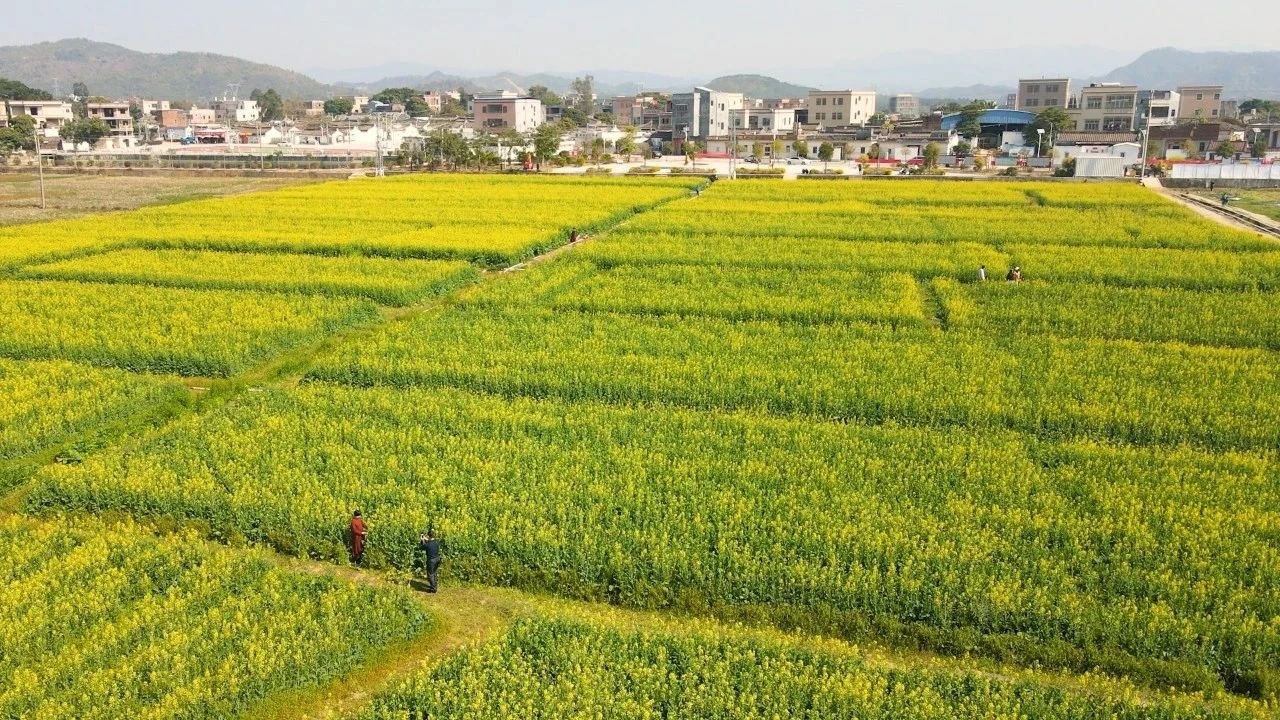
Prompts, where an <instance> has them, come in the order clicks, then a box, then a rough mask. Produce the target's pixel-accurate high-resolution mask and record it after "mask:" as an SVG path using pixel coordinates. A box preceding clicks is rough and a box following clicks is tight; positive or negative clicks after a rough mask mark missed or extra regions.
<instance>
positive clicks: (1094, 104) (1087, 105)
mask: <svg viewBox="0 0 1280 720" xmlns="http://www.w3.org/2000/svg"><path fill="white" fill-rule="evenodd" d="M1084 109H1085V110H1101V109H1102V98H1100V97H1091V98H1085V101H1084Z"/></svg>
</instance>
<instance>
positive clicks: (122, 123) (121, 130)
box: [84, 103, 133, 135]
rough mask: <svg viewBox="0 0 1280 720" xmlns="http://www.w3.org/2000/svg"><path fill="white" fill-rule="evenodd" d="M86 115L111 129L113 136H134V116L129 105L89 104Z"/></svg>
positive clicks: (86, 106)
mask: <svg viewBox="0 0 1280 720" xmlns="http://www.w3.org/2000/svg"><path fill="white" fill-rule="evenodd" d="M84 107H85V115H87V116H88V117H90V118H98V119H99V120H101V121H103V122H104V123H106V124H107V127H109V128H111V134H112V135H132V134H133V116H132V115H130V114H129V103H88V104H86V105H85V106H84Z"/></svg>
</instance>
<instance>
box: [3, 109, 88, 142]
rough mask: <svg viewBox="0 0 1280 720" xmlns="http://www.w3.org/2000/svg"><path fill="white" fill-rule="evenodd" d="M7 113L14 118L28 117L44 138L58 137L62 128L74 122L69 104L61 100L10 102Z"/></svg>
mask: <svg viewBox="0 0 1280 720" xmlns="http://www.w3.org/2000/svg"><path fill="white" fill-rule="evenodd" d="M9 112H11V113H13V115H14V117H17V116H18V115H30V116H31V117H32V118H34V119H35V121H36V127H37V128H38V129H39V130H40V131H41V132H42V133H43V134H44V136H45V137H51V138H55V137H58V131H59V130H61V129H62V126H63V125H65V124H67V123H69V122H71V121H72V120H75V115H74V114H73V113H72V112H71V103H68V102H62V101H61V100H10V101H9Z"/></svg>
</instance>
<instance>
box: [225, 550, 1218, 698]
mask: <svg viewBox="0 0 1280 720" xmlns="http://www.w3.org/2000/svg"><path fill="white" fill-rule="evenodd" d="M271 557H272V558H273V562H275V563H276V564H277V565H278V566H279V567H280V568H281V569H285V570H290V571H294V572H305V573H311V574H315V575H329V576H333V577H337V578H340V579H343V580H347V581H351V582H356V583H360V584H364V585H371V586H377V587H393V586H399V587H403V586H404V584H405V583H406V581H407V577H406V575H405V574H404V573H400V572H395V571H390V572H383V571H370V570H360V569H356V568H353V567H351V566H348V565H334V564H329V563H324V562H319V561H312V560H303V559H297V558H292V557H287V556H282V555H272V556H271ZM409 584H410V586H411V587H413V588H414V590H415V591H416V592H415V593H414V597H415V598H416V599H417V600H418V602H420V603H421V604H422V606H423V607H424V608H425V609H426V610H427V611H428V612H430V613H431V614H432V616H433V617H434V618H435V619H436V621H437V623H438V624H437V626H436V627H435V628H434V629H433V630H432V631H431V632H429V633H427V634H426V635H425V636H423V637H422V638H419V639H418V640H416V641H414V642H412V643H408V644H405V645H402V646H399V647H396V648H393V649H392V650H390V651H388V652H387V653H386V655H385V656H384V657H382V658H380V659H378V660H376V661H375V662H373V663H370V664H369V665H366V666H365V667H364V668H362V669H361V670H358V671H356V672H353V673H351V674H350V675H347V676H346V677H343V678H341V679H339V680H337V681H336V682H334V683H332V684H330V685H329V686H326V687H324V688H320V689H314V688H313V689H312V690H310V691H308V692H300V693H293V694H286V695H277V696H274V697H272V698H269V699H268V701H267V702H265V703H263V705H262V706H261V707H260V708H258V709H257V710H256V711H255V712H252V713H249V714H246V716H245V717H254V718H266V719H267V720H334V719H336V718H348V717H351V716H352V715H353V714H355V713H357V712H359V711H360V710H361V709H362V708H363V707H364V706H365V705H367V704H368V703H369V702H370V701H371V700H372V699H373V697H374V696H375V695H377V694H378V693H379V692H380V691H381V690H383V689H387V688H390V687H393V686H394V685H395V683H396V682H398V681H400V680H402V679H404V678H406V677H408V676H409V675H410V674H412V673H413V672H415V671H417V670H418V669H420V668H423V667H429V666H431V665H433V664H435V663H438V662H440V661H442V660H443V659H445V658H447V657H448V656H449V655H450V654H451V653H454V652H458V651H460V650H463V649H465V648H467V647H473V646H475V645H477V644H479V643H483V642H485V641H487V640H489V639H493V638H496V637H498V636H499V635H501V633H503V632H504V631H506V629H507V628H509V627H510V626H511V624H512V623H513V622H515V621H517V620H519V619H520V618H523V617H530V616H535V615H548V614H550V615H557V616H565V617H571V618H578V619H583V620H596V621H602V622H606V623H609V624H612V625H614V626H617V627H621V628H623V629H624V630H634V631H653V632H673V631H674V632H679V630H678V628H679V626H680V625H679V624H680V623H682V622H691V620H689V619H688V618H684V617H682V616H672V615H670V614H667V613H663V612H660V611H641V610H628V609H622V608H618V607H615V606H612V605H602V604H597V603H588V602H581V601H576V600H566V599H563V598H556V597H551V596H541V595H535V594H531V593H526V592H521V591H518V590H512V589H509V588H498V587H483V586H469V585H462V586H457V585H450V584H448V583H446V584H445V585H444V586H443V587H442V588H441V591H440V592H439V593H438V594H434V595H432V594H427V593H425V592H422V585H421V583H420V581H418V580H412V581H409ZM704 628H705V626H704ZM720 632H721V633H722V634H724V635H726V636H730V635H764V636H767V637H769V638H774V639H781V640H782V641H784V642H795V643H799V644H801V645H804V646H811V647H813V648H814V649H818V650H821V649H822V648H829V647H838V648H841V651H843V652H850V651H852V652H857V653H858V654H859V655H860V656H861V657H862V658H863V659H864V660H865V661H866V662H867V663H868V664H870V665H873V666H877V667H881V668H895V669H909V668H912V667H920V666H928V667H929V668H931V669H932V670H934V671H939V672H948V673H952V672H954V673H962V674H971V675H974V676H977V677H981V678H984V679H987V680H993V681H997V682H1012V681H1015V680H1018V679H1027V678H1031V679H1033V680H1034V682H1036V683H1039V684H1044V685H1048V686H1051V687H1056V688H1058V689H1060V690H1062V691H1065V692H1072V693H1080V694H1089V693H1090V692H1091V691H1093V690H1096V688H1094V687H1091V683H1094V682H1096V681H1095V680H1094V679H1093V678H1092V677H1091V676H1089V675H1077V674H1074V673H1068V672H1053V671H1043V670H1029V669H1026V668H1016V669H1014V668H1008V667H1004V666H1001V665H999V664H998V663H997V662H995V661H992V660H985V659H982V658H957V657H948V656H940V655H935V654H932V653H927V652H921V651H912V650H905V649H901V648H892V649H890V648H881V647H877V646H875V645H861V646H858V647H856V648H854V646H851V645H847V644H845V643H842V642H840V641H836V640H831V639H830V638H825V637H822V636H814V635H808V634H804V633H782V632H780V631H778V630H776V629H774V628H772V627H770V626H767V625H765V626H761V627H759V628H756V627H752V626H749V625H741V624H726V625H724V626H723V627H722V628H721V631H720ZM1162 694H1163V691H1160V690H1152V689H1144V688H1135V689H1134V690H1133V699H1134V701H1135V702H1137V703H1138V704H1140V705H1151V704H1153V703H1154V702H1155V701H1156V699H1157V698H1158V696H1160V695H1162ZM1182 697H1187V698H1189V699H1191V700H1192V701H1193V702H1195V703H1196V704H1198V705H1201V706H1202V707H1204V708H1206V709H1211V708H1213V707H1214V703H1213V701H1212V699H1211V698H1205V697H1194V698H1193V697H1191V696H1185V695H1183V696H1182Z"/></svg>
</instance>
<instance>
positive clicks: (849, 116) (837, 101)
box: [809, 90, 876, 127]
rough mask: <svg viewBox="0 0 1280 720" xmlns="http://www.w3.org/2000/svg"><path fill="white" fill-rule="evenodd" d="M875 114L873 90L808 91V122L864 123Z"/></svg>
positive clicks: (833, 124)
mask: <svg viewBox="0 0 1280 720" xmlns="http://www.w3.org/2000/svg"><path fill="white" fill-rule="evenodd" d="M875 114H876V93H875V91H874V90H812V91H810V92H809V122H811V123H817V124H819V125H825V126H827V127H837V126H842V125H866V124H867V121H868V120H870V119H871V116H872V115H875Z"/></svg>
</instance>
